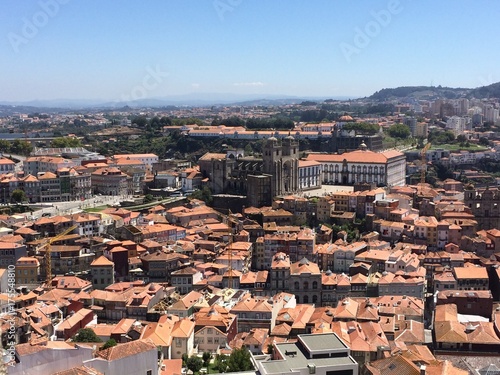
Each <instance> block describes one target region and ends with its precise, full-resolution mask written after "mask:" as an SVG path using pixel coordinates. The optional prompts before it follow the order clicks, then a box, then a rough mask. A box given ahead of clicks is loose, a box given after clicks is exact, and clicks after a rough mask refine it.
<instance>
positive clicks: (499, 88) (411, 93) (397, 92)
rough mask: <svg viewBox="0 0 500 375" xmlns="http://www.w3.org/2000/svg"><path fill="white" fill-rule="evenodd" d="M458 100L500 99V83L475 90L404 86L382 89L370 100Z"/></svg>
mask: <svg viewBox="0 0 500 375" xmlns="http://www.w3.org/2000/svg"><path fill="white" fill-rule="evenodd" d="M403 98H414V99H440V98H441V99H458V98H477V99H487V98H500V82H497V83H493V84H491V85H489V86H482V87H478V88H475V89H468V88H461V87H457V88H454V87H442V86H437V87H434V86H402V87H396V88H392V89H382V90H380V91H377V92H375V93H374V94H373V95H371V96H370V97H369V98H368V99H372V100H378V101H386V100H393V99H403Z"/></svg>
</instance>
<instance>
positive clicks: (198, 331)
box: [194, 304, 238, 353]
mask: <svg viewBox="0 0 500 375" xmlns="http://www.w3.org/2000/svg"><path fill="white" fill-rule="evenodd" d="M194 321H195V328H194V345H195V347H196V348H197V349H198V352H210V353H216V352H217V350H218V349H219V348H221V347H226V345H227V344H228V343H229V342H230V341H232V340H233V339H234V337H235V336H236V334H237V333H238V319H237V316H236V315H235V314H231V313H230V312H229V311H228V310H227V309H226V308H225V307H223V306H220V305H217V304H215V305H212V306H210V307H203V308H201V309H200V311H198V312H197V313H195V315H194Z"/></svg>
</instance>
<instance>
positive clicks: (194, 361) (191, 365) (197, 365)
mask: <svg viewBox="0 0 500 375" xmlns="http://www.w3.org/2000/svg"><path fill="white" fill-rule="evenodd" d="M186 367H187V368H188V369H189V370H191V371H193V373H196V372H199V371H200V370H201V368H202V367H203V360H202V359H201V358H200V357H198V356H195V355H193V356H191V357H189V358H188V359H187V361H186Z"/></svg>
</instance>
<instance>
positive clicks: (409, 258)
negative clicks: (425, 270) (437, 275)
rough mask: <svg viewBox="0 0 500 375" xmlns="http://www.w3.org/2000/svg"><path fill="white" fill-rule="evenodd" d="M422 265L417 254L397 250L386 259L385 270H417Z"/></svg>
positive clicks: (394, 271)
mask: <svg viewBox="0 0 500 375" xmlns="http://www.w3.org/2000/svg"><path fill="white" fill-rule="evenodd" d="M419 267H420V261H419V259H418V255H417V254H413V253H409V252H406V253H405V252H403V251H402V250H396V251H394V252H392V253H391V254H390V255H389V258H388V259H387V260H386V261H385V271H387V272H393V273H396V272H403V273H410V272H416V271H417V270H418V268H419Z"/></svg>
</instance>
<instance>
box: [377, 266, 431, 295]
mask: <svg viewBox="0 0 500 375" xmlns="http://www.w3.org/2000/svg"><path fill="white" fill-rule="evenodd" d="M425 292H426V281H425V278H424V277H418V276H417V277H406V278H405V277H403V276H401V275H396V274H394V273H391V272H384V273H383V274H382V277H381V278H380V279H378V293H379V295H380V296H410V297H416V298H424V297H425Z"/></svg>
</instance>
